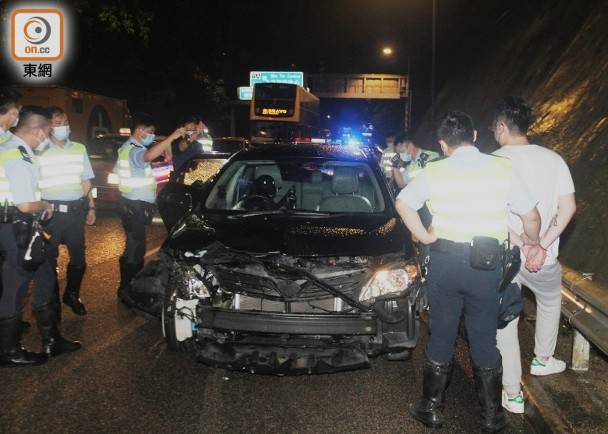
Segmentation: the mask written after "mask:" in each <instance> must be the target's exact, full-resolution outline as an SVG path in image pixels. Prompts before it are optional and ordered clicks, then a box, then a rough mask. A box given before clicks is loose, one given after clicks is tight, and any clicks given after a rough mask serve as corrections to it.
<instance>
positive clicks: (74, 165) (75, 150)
mask: <svg viewBox="0 0 608 434" xmlns="http://www.w3.org/2000/svg"><path fill="white" fill-rule="evenodd" d="M85 158H87V148H86V147H85V146H84V145H83V144H81V143H77V142H71V145H70V146H69V147H68V148H60V147H59V146H51V147H50V148H48V149H47V150H46V151H44V152H43V153H42V155H40V156H39V157H38V163H39V165H40V180H39V181H38V187H39V188H40V191H41V193H42V197H45V193H51V192H63V191H72V190H76V191H79V192H82V175H83V173H84V161H85ZM82 194H83V195H84V192H82Z"/></svg>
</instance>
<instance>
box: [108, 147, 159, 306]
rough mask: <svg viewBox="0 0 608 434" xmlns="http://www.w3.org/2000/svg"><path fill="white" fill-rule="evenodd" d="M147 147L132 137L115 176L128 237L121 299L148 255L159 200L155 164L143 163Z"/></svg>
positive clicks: (120, 153) (120, 152) (123, 149)
mask: <svg viewBox="0 0 608 434" xmlns="http://www.w3.org/2000/svg"><path fill="white" fill-rule="evenodd" d="M146 151H147V148H146V147H145V146H144V145H142V144H141V143H139V142H138V141H137V140H135V139H134V138H133V137H131V138H130V139H129V140H127V141H126V142H125V143H124V144H123V145H122V146H121V147H120V149H119V150H118V162H117V163H116V167H115V169H114V170H115V173H116V174H117V175H118V177H119V184H118V188H119V190H120V194H121V204H120V205H121V219H122V225H123V228H124V230H125V235H126V245H125V251H124V253H123V254H122V256H121V258H120V286H119V288H118V296H119V298H122V291H123V289H124V288H125V287H126V286H127V285H128V284H129V283H130V282H131V279H132V278H133V277H134V276H135V275H136V274H137V273H138V272H139V270H141V269H142V268H143V263H144V255H145V252H146V226H148V225H149V224H150V223H151V222H152V216H153V211H154V202H155V200H156V179H155V178H154V174H153V173H152V165H151V164H150V163H149V162H148V161H145V160H144V154H145V153H146Z"/></svg>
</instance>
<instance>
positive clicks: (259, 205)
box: [232, 194, 276, 211]
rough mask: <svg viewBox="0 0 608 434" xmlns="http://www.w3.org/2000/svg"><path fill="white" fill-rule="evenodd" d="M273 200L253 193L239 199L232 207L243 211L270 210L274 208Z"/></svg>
mask: <svg viewBox="0 0 608 434" xmlns="http://www.w3.org/2000/svg"><path fill="white" fill-rule="evenodd" d="M275 207H276V206H275V203H274V201H273V200H272V199H271V198H269V197H266V196H261V195H258V194H254V195H251V196H245V197H244V198H242V199H241V200H239V201H238V202H237V203H236V205H234V206H233V207H232V209H240V210H245V211H270V210H273V209H275Z"/></svg>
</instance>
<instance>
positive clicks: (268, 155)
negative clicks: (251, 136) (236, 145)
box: [234, 143, 373, 162]
mask: <svg viewBox="0 0 608 434" xmlns="http://www.w3.org/2000/svg"><path fill="white" fill-rule="evenodd" d="M294 157H298V158H323V159H332V160H344V161H362V162H370V161H372V160H373V157H372V156H371V155H369V154H368V153H366V152H365V151H363V150H361V149H358V148H349V147H346V146H336V145H323V144H302V143H298V144H259V145H255V146H253V147H251V148H249V149H246V150H243V151H240V152H238V153H237V154H236V155H235V156H234V159H235V160H267V159H289V158H294Z"/></svg>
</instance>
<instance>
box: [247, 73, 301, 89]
mask: <svg viewBox="0 0 608 434" xmlns="http://www.w3.org/2000/svg"><path fill="white" fill-rule="evenodd" d="M256 83H284V84H296V85H298V86H302V87H303V86H304V73H303V72H301V71H251V72H249V86H250V87H253V86H254V85H255V84H256Z"/></svg>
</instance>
